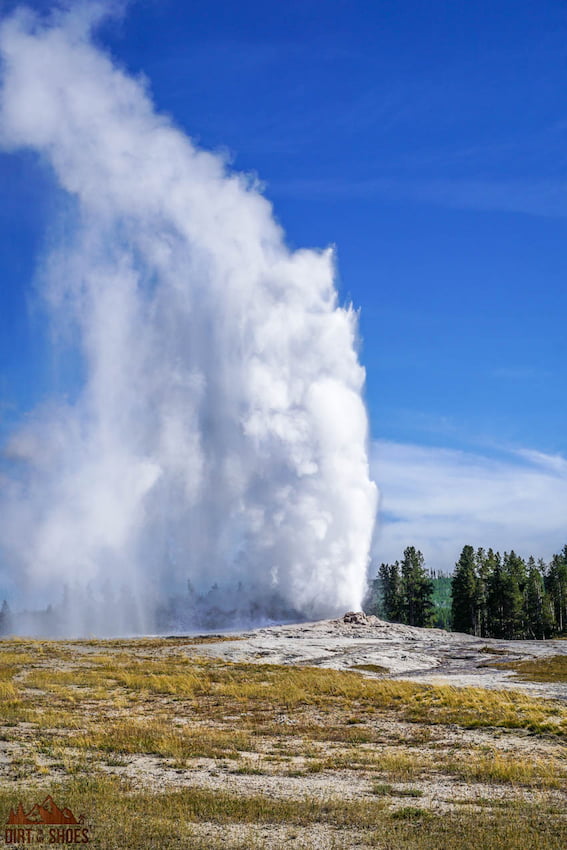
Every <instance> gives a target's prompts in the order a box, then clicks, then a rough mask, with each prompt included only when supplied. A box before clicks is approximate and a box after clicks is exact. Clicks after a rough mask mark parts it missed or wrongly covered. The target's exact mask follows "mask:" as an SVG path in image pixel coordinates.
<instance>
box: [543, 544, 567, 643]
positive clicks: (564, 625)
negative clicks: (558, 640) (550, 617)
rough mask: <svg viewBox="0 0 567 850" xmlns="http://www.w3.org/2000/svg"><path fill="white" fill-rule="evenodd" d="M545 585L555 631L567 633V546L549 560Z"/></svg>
mask: <svg viewBox="0 0 567 850" xmlns="http://www.w3.org/2000/svg"><path fill="white" fill-rule="evenodd" d="M545 584H546V590H547V591H548V593H549V596H550V597H551V599H552V602H553V610H554V615H555V623H556V626H557V630H558V632H559V633H560V634H563V632H565V631H567V546H564V547H563V550H562V551H561V552H560V553H559V554H557V555H554V556H553V558H552V559H551V563H550V565H549V569H548V571H547V575H546V581H545Z"/></svg>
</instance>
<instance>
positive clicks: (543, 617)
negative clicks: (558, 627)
mask: <svg viewBox="0 0 567 850" xmlns="http://www.w3.org/2000/svg"><path fill="white" fill-rule="evenodd" d="M527 569H528V579H527V583H526V590H525V595H524V598H525V618H526V633H527V637H531V638H536V639H537V640H544V639H545V638H548V637H551V635H552V634H553V628H554V621H555V618H554V617H553V608H552V604H551V600H550V598H549V594H548V593H547V592H546V590H545V585H544V578H543V574H542V572H541V569H538V567H537V565H536V562H535V560H534V558H530V559H529V560H528V564H527Z"/></svg>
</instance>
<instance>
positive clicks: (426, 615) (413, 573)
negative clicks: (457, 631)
mask: <svg viewBox="0 0 567 850" xmlns="http://www.w3.org/2000/svg"><path fill="white" fill-rule="evenodd" d="M400 568H401V585H402V599H403V602H402V612H403V622H405V623H408V624H409V625H410V626H421V627H426V626H430V625H431V621H432V619H433V602H432V596H433V583H432V581H431V579H430V578H429V576H428V574H427V571H426V569H425V559H424V557H423V554H422V553H421V552H420V551H419V550H417V549H415V547H414V546H408V547H407V549H405V550H404V557H403V558H402V562H401V564H400Z"/></svg>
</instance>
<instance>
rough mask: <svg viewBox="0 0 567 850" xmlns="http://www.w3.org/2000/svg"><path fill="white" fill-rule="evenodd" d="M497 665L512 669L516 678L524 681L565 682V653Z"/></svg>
mask: <svg viewBox="0 0 567 850" xmlns="http://www.w3.org/2000/svg"><path fill="white" fill-rule="evenodd" d="M498 666H499V667H504V668H505V669H507V670H514V671H515V673H516V676H517V678H518V679H521V680H522V681H525V682H567V655H552V656H548V657H547V658H532V659H529V660H527V661H510V662H507V663H504V664H499V665H498Z"/></svg>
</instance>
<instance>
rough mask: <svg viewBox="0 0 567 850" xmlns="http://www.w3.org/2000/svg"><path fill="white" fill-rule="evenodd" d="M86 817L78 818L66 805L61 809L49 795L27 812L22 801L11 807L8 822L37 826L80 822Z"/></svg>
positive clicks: (10, 823)
mask: <svg viewBox="0 0 567 850" xmlns="http://www.w3.org/2000/svg"><path fill="white" fill-rule="evenodd" d="M83 820H84V818H79V820H77V818H76V817H75V815H74V814H73V812H72V811H71V809H69V808H67V807H65V808H63V809H60V808H59V806H58V805H57V803H56V802H55V800H54V799H53V797H51V796H50V795H48V796H47V797H46V798H45V800H44V801H43V803H36V804H35V806H32V808H31V809H30V810H29V812H26V811H25V810H24V807H23V805H22V803H21V801H20V802H19V803H18V806H17V808H15V809H14V808H11V809H10V814H9V815H8V820H7V821H6V823H7V824H9V825H12V824H27V825H32V826H37V825H39V824H61V825H64V826H65V825H68V824H79V823H82V822H83Z"/></svg>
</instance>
